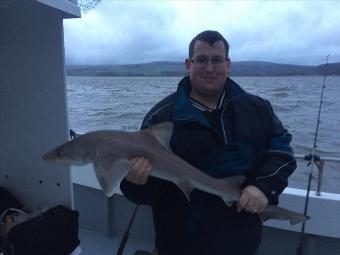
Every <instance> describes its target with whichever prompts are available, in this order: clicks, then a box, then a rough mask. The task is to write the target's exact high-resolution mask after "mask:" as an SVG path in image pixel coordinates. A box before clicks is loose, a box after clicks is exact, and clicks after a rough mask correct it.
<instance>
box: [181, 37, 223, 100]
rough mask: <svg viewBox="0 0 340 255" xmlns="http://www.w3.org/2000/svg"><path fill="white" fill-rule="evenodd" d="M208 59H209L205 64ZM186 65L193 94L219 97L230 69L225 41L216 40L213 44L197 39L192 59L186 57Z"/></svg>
mask: <svg viewBox="0 0 340 255" xmlns="http://www.w3.org/2000/svg"><path fill="white" fill-rule="evenodd" d="M206 60H209V61H208V63H206V64H204V61H205V62H206ZM192 61H193V62H192ZM185 66H186V69H187V72H188V73H189V77H190V81H191V85H192V88H191V89H192V91H191V93H192V94H196V95H199V97H201V98H205V97H219V95H220V94H221V92H222V90H223V87H224V82H225V80H226V78H227V75H228V73H229V69H230V60H229V58H228V59H227V60H226V53H225V47H224V44H223V41H216V42H215V43H214V44H213V45H212V46H210V45H209V44H208V43H207V42H203V41H199V40H198V41H196V43H195V45H194V51H193V57H192V60H190V59H186V60H185Z"/></svg>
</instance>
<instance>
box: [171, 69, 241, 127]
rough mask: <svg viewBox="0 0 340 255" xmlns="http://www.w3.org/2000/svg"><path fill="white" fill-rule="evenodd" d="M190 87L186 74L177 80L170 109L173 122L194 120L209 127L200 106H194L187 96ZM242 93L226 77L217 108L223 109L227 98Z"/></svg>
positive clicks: (238, 87) (239, 88) (236, 85)
mask: <svg viewBox="0 0 340 255" xmlns="http://www.w3.org/2000/svg"><path fill="white" fill-rule="evenodd" d="M190 88H191V83H190V79H189V77H188V76H186V77H184V78H183V79H182V80H181V81H180V82H179V84H178V87H177V93H176V99H175V104H174V108H173V111H172V118H173V120H174V121H175V122H191V121H195V122H198V123H200V124H202V125H204V126H208V127H210V124H209V122H208V120H207V119H206V118H205V116H204V114H203V113H202V109H201V110H200V109H199V108H200V107H195V106H194V104H196V102H194V103H193V102H192V100H191V98H190V97H189V93H190ZM244 93H245V91H244V90H243V89H242V88H241V87H240V86H239V85H238V84H236V83H235V82H234V81H233V80H231V79H230V78H227V80H226V82H225V84H224V96H222V97H221V99H220V100H221V101H220V102H219V103H218V109H221V108H222V109H223V108H224V107H225V105H226V103H227V102H228V101H229V100H231V99H233V98H234V97H237V96H239V95H241V94H244Z"/></svg>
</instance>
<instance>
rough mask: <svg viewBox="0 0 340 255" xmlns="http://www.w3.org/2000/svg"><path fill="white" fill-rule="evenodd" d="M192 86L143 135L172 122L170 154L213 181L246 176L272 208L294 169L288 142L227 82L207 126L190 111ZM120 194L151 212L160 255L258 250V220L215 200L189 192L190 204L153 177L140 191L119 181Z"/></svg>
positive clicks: (260, 103) (167, 103)
mask: <svg viewBox="0 0 340 255" xmlns="http://www.w3.org/2000/svg"><path fill="white" fill-rule="evenodd" d="M190 86H191V85H190V81H189V78H188V77H185V78H183V79H182V80H181V82H180V83H179V86H178V89H177V91H176V92H175V93H173V94H171V95H170V96H168V97H166V98H165V99H163V100H162V101H161V102H159V103H158V104H157V105H156V106H155V107H153V108H152V109H151V111H150V112H149V113H148V114H147V115H146V117H145V119H144V122H143V124H142V128H147V127H149V126H151V125H153V124H156V123H159V122H164V121H172V122H173V123H174V124H175V127H174V130H173V134H172V137H171V141H170V145H171V148H172V150H173V152H174V153H175V154H177V155H178V156H180V157H182V158H183V159H185V160H186V161H188V162H189V163H191V164H192V165H194V166H195V167H197V168H199V169H201V170H202V171H204V172H206V173H208V174H209V175H212V176H214V177H217V178H225V177H229V176H232V175H237V174H243V175H246V176H247V181H246V183H245V185H249V184H251V185H255V186H257V187H258V188H259V189H261V190H262V191H263V192H264V194H265V195H266V196H267V198H268V200H269V203H270V204H277V203H278V196H279V194H280V193H281V192H282V191H283V189H284V188H285V187H286V186H287V184H288V182H287V178H288V177H289V175H290V174H291V173H292V172H293V171H294V169H295V168H296V162H295V159H294V156H293V153H292V148H291V147H290V145H289V144H290V141H291V135H290V134H289V133H288V132H287V130H286V129H284V128H283V126H282V124H281V122H280V121H279V119H278V118H277V116H276V115H275V114H274V112H273V110H272V107H271V105H270V103H269V102H268V101H266V100H264V99H262V98H260V97H258V96H255V95H251V94H249V93H247V92H245V91H244V90H242V89H241V88H240V87H239V86H238V85H237V84H236V83H235V82H233V81H232V80H231V79H227V81H226V84H225V97H224V99H223V101H221V102H220V103H219V105H220V107H219V108H218V109H216V111H214V113H213V114H214V115H213V121H211V119H209V118H207V116H206V115H205V114H204V113H203V112H202V111H201V110H199V109H197V108H196V107H194V106H193V103H192V101H191V100H190V99H189V97H188V94H189V91H190ZM214 116H215V117H214ZM121 190H122V192H123V193H124V195H125V196H126V197H127V198H128V199H130V200H132V201H134V202H136V203H139V204H150V205H151V207H152V210H153V216H154V224H155V232H156V246H157V247H158V249H159V250H160V253H161V255H165V254H225V251H226V248H227V247H228V250H229V251H233V252H232V253H230V254H242V255H243V254H251V253H252V252H253V251H254V250H256V248H257V247H258V245H259V243H260V239H261V226H262V225H261V222H260V220H259V218H258V216H257V215H253V214H250V213H247V212H241V213H237V212H236V209H235V206H232V207H231V208H229V207H227V206H225V205H224V203H223V201H222V200H221V199H220V198H219V197H216V196H214V195H211V194H207V193H205V192H202V191H198V190H194V191H193V192H192V194H191V196H190V198H191V201H190V202H187V200H186V198H185V197H184V195H183V194H182V193H181V191H180V190H179V189H178V188H177V187H176V186H175V185H174V184H172V183H168V182H166V181H163V180H159V179H156V178H153V177H150V178H149V181H148V183H146V184H145V185H142V186H140V185H134V184H132V183H129V182H127V181H126V180H123V181H122V183H121ZM243 244H248V245H247V247H248V248H245V246H244V245H243Z"/></svg>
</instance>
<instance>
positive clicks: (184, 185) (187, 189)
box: [175, 181, 194, 201]
mask: <svg viewBox="0 0 340 255" xmlns="http://www.w3.org/2000/svg"><path fill="white" fill-rule="evenodd" d="M175 184H176V185H177V186H178V188H179V189H180V190H181V191H182V192H183V193H184V195H185V197H186V198H187V200H188V201H190V194H191V192H192V191H193V189H194V187H193V186H192V185H191V184H190V183H189V182H186V181H176V182H175Z"/></svg>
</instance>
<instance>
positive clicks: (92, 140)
mask: <svg viewBox="0 0 340 255" xmlns="http://www.w3.org/2000/svg"><path fill="white" fill-rule="evenodd" d="M172 128H173V124H172V123H169V122H166V123H165V122H164V123H160V124H157V125H155V126H152V127H151V128H149V129H145V130H142V131H138V132H125V131H114V130H111V131H93V132H89V133H86V134H84V135H81V136H78V137H77V138H75V139H73V140H71V141H69V142H66V143H65V144H62V145H60V146H58V147H56V148H55V149H53V150H52V151H50V152H48V153H46V154H45V155H44V156H43V159H44V160H46V161H51V162H57V163H63V164H67V165H85V164H88V163H92V164H93V166H94V171H95V174H96V177H97V180H98V182H99V184H100V186H101V188H102V190H103V191H104V193H105V194H106V195H107V196H112V195H113V193H114V189H115V187H116V186H117V185H119V183H120V181H121V179H122V178H123V177H124V176H125V175H126V174H127V172H128V166H129V160H130V159H131V158H133V157H135V156H140V157H145V158H148V159H149V160H150V162H151V164H152V171H151V173H150V175H151V176H154V177H156V178H160V179H163V180H166V181H170V182H172V183H174V184H176V185H177V186H178V188H180V189H181V190H182V192H183V193H184V194H185V196H186V198H187V199H188V200H190V193H191V192H192V190H193V189H198V190H202V191H205V192H208V193H211V194H214V195H216V196H219V197H221V198H222V199H223V201H224V202H225V203H226V204H227V205H228V206H231V205H232V204H233V203H234V202H236V201H238V200H239V198H240V195H241V189H240V187H241V185H242V184H243V182H244V180H245V176H234V177H229V178H225V179H218V178H214V177H211V176H209V175H207V174H205V173H204V172H203V171H201V170H199V169H197V168H195V167H193V166H192V165H190V164H189V163H188V162H186V161H185V160H183V159H181V158H180V157H178V156H176V155H175V154H174V153H172V152H171V149H170V147H169V141H170V137H171V133H172ZM260 217H261V218H262V219H263V220H267V219H279V220H289V222H290V224H297V223H300V222H304V221H305V220H307V219H308V218H309V217H308V216H305V215H303V214H300V213H297V212H293V211H290V210H287V209H284V208H281V207H277V206H273V205H269V206H267V207H266V208H265V209H264V211H263V212H261V213H260Z"/></svg>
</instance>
